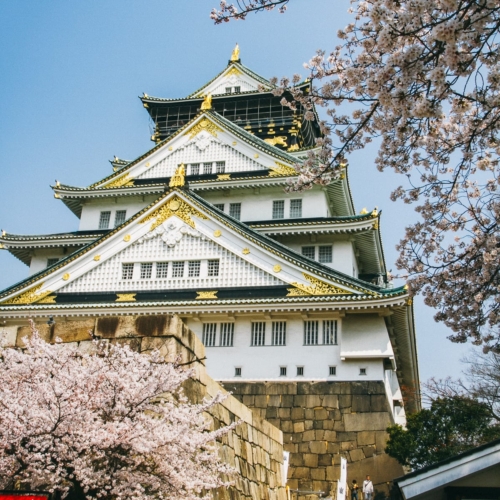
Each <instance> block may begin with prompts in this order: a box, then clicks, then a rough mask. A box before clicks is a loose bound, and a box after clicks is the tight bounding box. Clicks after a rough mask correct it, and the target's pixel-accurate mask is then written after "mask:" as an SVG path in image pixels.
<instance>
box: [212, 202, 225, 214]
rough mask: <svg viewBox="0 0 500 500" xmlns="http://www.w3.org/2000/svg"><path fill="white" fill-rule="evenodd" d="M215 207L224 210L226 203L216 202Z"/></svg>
mask: <svg viewBox="0 0 500 500" xmlns="http://www.w3.org/2000/svg"><path fill="white" fill-rule="evenodd" d="M214 207H215V208H217V209H219V210H220V211H221V212H224V203H214Z"/></svg>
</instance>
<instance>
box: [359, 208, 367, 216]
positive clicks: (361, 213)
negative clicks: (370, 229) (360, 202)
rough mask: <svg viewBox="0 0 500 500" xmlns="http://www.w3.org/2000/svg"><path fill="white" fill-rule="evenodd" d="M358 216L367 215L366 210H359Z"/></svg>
mask: <svg viewBox="0 0 500 500" xmlns="http://www.w3.org/2000/svg"><path fill="white" fill-rule="evenodd" d="M359 213H360V215H366V214H367V213H368V210H366V208H363V210H361V212H359Z"/></svg>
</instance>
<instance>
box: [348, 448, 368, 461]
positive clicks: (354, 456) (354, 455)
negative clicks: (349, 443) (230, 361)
mask: <svg viewBox="0 0 500 500" xmlns="http://www.w3.org/2000/svg"><path fill="white" fill-rule="evenodd" d="M349 458H350V459H351V462H357V461H358V460H363V458H365V454H364V453H363V450H360V449H359V448H356V449H354V450H351V451H350V452H349Z"/></svg>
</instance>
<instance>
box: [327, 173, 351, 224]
mask: <svg viewBox="0 0 500 500" xmlns="http://www.w3.org/2000/svg"><path fill="white" fill-rule="evenodd" d="M343 172H344V174H343V175H342V176H341V177H340V179H339V182H332V183H331V184H329V185H328V186H326V188H325V189H326V192H327V194H328V198H329V201H330V207H331V209H332V212H333V213H334V215H337V216H352V215H355V214H356V211H355V209H354V201H353V199H352V193H351V186H350V185H349V173H348V168H347V167H345V168H344V170H343Z"/></svg>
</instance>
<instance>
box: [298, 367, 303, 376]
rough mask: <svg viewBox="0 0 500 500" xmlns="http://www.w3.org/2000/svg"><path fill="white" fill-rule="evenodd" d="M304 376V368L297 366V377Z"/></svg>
mask: <svg viewBox="0 0 500 500" xmlns="http://www.w3.org/2000/svg"><path fill="white" fill-rule="evenodd" d="M303 375H304V367H303V366H297V377H302V376H303Z"/></svg>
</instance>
